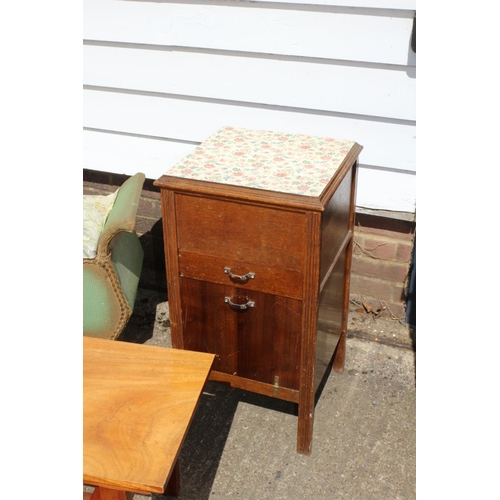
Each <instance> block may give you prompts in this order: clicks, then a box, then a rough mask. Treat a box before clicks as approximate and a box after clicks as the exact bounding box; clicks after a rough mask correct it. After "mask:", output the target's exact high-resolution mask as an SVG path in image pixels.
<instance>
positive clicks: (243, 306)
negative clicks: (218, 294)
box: [224, 297, 255, 311]
mask: <svg viewBox="0 0 500 500" xmlns="http://www.w3.org/2000/svg"><path fill="white" fill-rule="evenodd" d="M224 302H225V303H226V304H229V307H231V309H237V310H239V311H243V310H245V309H248V308H249V307H255V302H253V301H251V300H249V301H248V302H247V303H246V304H235V303H234V302H233V301H232V300H231V299H230V298H229V297H224Z"/></svg>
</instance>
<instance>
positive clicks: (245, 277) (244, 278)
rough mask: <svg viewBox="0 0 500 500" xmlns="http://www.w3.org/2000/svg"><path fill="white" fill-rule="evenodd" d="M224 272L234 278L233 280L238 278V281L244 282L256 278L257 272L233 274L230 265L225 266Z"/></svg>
mask: <svg viewBox="0 0 500 500" xmlns="http://www.w3.org/2000/svg"><path fill="white" fill-rule="evenodd" d="M224 272H225V273H226V274H227V275H229V277H230V278H231V279H232V280H238V281H241V282H243V283H246V282H247V281H248V280H249V279H252V280H253V279H254V278H255V273H247V274H243V275H239V274H233V273H232V272H231V268H230V267H225V268H224Z"/></svg>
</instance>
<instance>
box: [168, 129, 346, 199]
mask: <svg viewBox="0 0 500 500" xmlns="http://www.w3.org/2000/svg"><path fill="white" fill-rule="evenodd" d="M354 144H355V142H354V141H348V140H342V139H333V138H325V137H314V136H309V135H300V134H285V133H281V132H271V131H264V130H249V129H243V128H234V127H223V128H222V129H220V130H219V131H217V132H216V133H215V134H214V135H212V136H211V137H209V138H208V139H207V140H206V141H204V142H203V143H202V144H200V145H199V146H198V147H197V148H196V149H195V150H194V151H193V152H192V153H190V154H189V155H187V156H186V157H185V158H183V159H182V160H181V161H180V162H179V163H177V164H176V165H174V166H173V167H172V168H171V169H170V170H169V171H168V172H167V175H171V176H173V177H182V178H186V179H196V180H203V181H210V182H217V183H221V184H230V185H234V186H244V187H251V188H258V189H266V190H270V191H279V192H282V193H292V194H299V195H305V196H319V195H320V194H321V193H322V191H323V189H324V188H325V186H326V185H327V184H328V182H329V181H330V179H331V178H332V176H333V175H334V174H335V172H336V170H337V169H338V168H339V166H340V164H341V163H342V161H343V160H344V158H345V157H346V155H347V153H348V152H349V150H350V149H351V148H352V146H353V145H354Z"/></svg>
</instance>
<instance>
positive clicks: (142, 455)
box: [83, 337, 214, 493]
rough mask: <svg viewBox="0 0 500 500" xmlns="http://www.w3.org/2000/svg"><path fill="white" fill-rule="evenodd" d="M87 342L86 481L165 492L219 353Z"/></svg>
mask: <svg viewBox="0 0 500 500" xmlns="http://www.w3.org/2000/svg"><path fill="white" fill-rule="evenodd" d="M83 342H84V344H83V345H84V354H83V356H84V359H83V372H84V379H83V389H84V391H83V403H84V410H83V420H84V428H83V437H84V443H83V482H84V484H90V485H94V486H102V487H104V488H111V489H117V490H125V491H134V492H137V493H151V492H156V493H163V491H164V488H165V486H166V484H167V482H168V479H169V477H170V474H171V473H172V470H173V468H174V466H175V464H176V461H177V457H178V454H179V450H180V447H181V445H182V443H183V441H184V438H185V436H186V433H187V430H188V429H189V425H190V423H191V420H192V417H193V414H194V411H195V409H196V406H197V404H198V400H199V398H200V395H201V392H202V390H203V386H204V384H205V382H206V380H207V377H208V374H209V372H210V369H211V366H212V362H213V359H214V356H213V355H212V354H207V353H194V352H190V351H181V350H177V349H169V348H164V347H156V346H149V345H143V344H132V343H127V342H119V341H108V340H103V339H96V338H88V337H84V338H83Z"/></svg>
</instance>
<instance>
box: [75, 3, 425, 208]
mask: <svg viewBox="0 0 500 500" xmlns="http://www.w3.org/2000/svg"><path fill="white" fill-rule="evenodd" d="M375 7H378V8H375ZM412 9H414V2H411V1H404V0H385V1H384V0H371V1H370V0H362V1H361V0H360V1H358V2H354V1H350V2H342V1H336V0H330V1H329V0H317V1H315V2H305V1H301V2H300V4H299V3H296V2H294V1H288V2H285V1H283V2H267V1H263V0H259V1H253V2H245V1H243V2H241V1H231V0H227V1H221V2H217V1H211V0H201V1H181V2H169V1H167V2H149V1H124V2H118V1H116V0H84V47H83V62H84V64H83V68H84V75H83V82H84V127H85V131H84V167H85V168H90V169H95V170H104V171H109V172H116V173H126V174H133V173H135V172H137V171H143V172H145V173H146V175H147V176H148V177H149V178H157V177H159V176H160V175H162V174H163V173H164V172H166V171H167V170H168V168H169V167H170V166H172V165H173V164H174V163H175V162H176V161H177V160H179V159H180V158H182V157H183V156H184V155H185V154H187V153H189V152H190V151H191V150H192V148H193V147H195V145H197V144H199V143H200V142H202V141H203V140H204V139H205V138H207V137H208V136H209V135H211V134H212V133H213V132H214V131H215V130H217V129H218V128H220V127H221V126H223V125H233V126H241V127H247V128H258V129H268V130H278V131H283V132H292V133H305V134H315V135H321V136H333V137H339V138H346V139H352V140H355V141H357V142H359V143H360V144H362V145H363V146H364V150H363V152H362V154H361V157H360V164H361V169H360V177H359V188H358V198H357V200H358V206H362V207H366V208H374V209H383V210H397V211H406V212H413V211H414V205H415V170H416V167H415V82H416V80H415V55H414V53H413V52H412V51H411V49H410V47H409V42H410V36H411V29H412V22H413V10H412Z"/></svg>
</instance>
